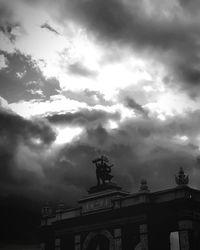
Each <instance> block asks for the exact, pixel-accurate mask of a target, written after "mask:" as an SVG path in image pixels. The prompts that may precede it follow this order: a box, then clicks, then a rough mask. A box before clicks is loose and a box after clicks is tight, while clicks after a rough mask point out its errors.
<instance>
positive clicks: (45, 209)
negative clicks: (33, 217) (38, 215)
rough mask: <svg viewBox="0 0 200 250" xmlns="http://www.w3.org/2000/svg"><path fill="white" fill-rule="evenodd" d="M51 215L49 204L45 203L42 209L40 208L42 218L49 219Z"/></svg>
mask: <svg viewBox="0 0 200 250" xmlns="http://www.w3.org/2000/svg"><path fill="white" fill-rule="evenodd" d="M51 215H52V207H51V206H50V205H49V202H47V203H46V204H45V205H44V206H43V207H42V217H43V218H45V217H50V216H51Z"/></svg>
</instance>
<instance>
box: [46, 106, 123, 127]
mask: <svg viewBox="0 0 200 250" xmlns="http://www.w3.org/2000/svg"><path fill="white" fill-rule="evenodd" d="M45 118H46V119H48V120H49V121H50V122H51V123H53V124H58V125H59V124H60V125H75V124H76V125H83V126H91V125H93V126H94V125H95V124H97V125H98V124H104V123H106V122H107V121H108V120H109V119H112V120H119V119H120V114H119V113H117V112H116V113H109V112H106V111H101V110H91V111H90V110H88V109H82V110H80V111H77V112H74V113H71V112H68V113H64V114H53V115H49V116H46V117H45Z"/></svg>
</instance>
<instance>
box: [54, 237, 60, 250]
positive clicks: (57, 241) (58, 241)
mask: <svg viewBox="0 0 200 250" xmlns="http://www.w3.org/2000/svg"><path fill="white" fill-rule="evenodd" d="M55 250H60V239H58V238H57V239H55Z"/></svg>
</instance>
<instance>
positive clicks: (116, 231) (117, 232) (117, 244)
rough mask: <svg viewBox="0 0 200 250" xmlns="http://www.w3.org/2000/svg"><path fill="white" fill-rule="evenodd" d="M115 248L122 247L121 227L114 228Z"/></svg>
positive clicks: (117, 249) (116, 249)
mask: <svg viewBox="0 0 200 250" xmlns="http://www.w3.org/2000/svg"><path fill="white" fill-rule="evenodd" d="M114 240H115V250H121V249H122V236H121V228H116V229H114Z"/></svg>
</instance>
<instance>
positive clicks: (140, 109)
mask: <svg viewBox="0 0 200 250" xmlns="http://www.w3.org/2000/svg"><path fill="white" fill-rule="evenodd" d="M125 105H126V106H127V107H128V108H130V109H133V110H134V111H136V112H137V113H140V114H142V115H144V116H147V115H148V112H147V110H145V109H144V108H143V107H142V106H141V105H139V104H138V103H137V102H136V101H135V100H134V99H133V98H130V97H127V98H125Z"/></svg>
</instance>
